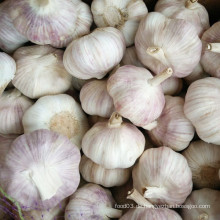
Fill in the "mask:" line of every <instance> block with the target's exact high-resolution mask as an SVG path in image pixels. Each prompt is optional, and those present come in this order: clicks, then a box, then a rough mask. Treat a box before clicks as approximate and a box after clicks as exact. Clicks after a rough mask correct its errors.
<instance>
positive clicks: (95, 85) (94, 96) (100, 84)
mask: <svg viewBox="0 0 220 220" xmlns="http://www.w3.org/2000/svg"><path fill="white" fill-rule="evenodd" d="M80 101H81V105H82V108H83V110H84V111H85V112H86V113H87V114H89V115H97V116H101V117H103V118H108V117H110V116H111V114H112V113H113V111H114V104H113V100H112V97H111V96H110V95H109V94H108V91H107V80H92V81H90V82H88V83H86V84H85V85H84V86H83V87H82V89H81V91H80Z"/></svg>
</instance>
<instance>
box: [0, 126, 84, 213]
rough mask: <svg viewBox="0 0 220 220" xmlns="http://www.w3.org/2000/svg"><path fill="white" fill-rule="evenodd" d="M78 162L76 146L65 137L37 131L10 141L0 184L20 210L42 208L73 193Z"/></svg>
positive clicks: (78, 177) (77, 175)
mask: <svg viewBox="0 0 220 220" xmlns="http://www.w3.org/2000/svg"><path fill="white" fill-rule="evenodd" d="M79 162H80V152H79V149H78V148H77V147H76V146H75V145H74V144H72V143H71V142H70V141H69V140H68V138H66V137H65V136H63V135H60V134H58V133H55V132H52V131H48V130H37V131H34V132H32V133H30V134H24V135H21V136H19V137H18V138H17V139H16V140H15V141H14V142H13V143H12V145H11V147H10V150H9V152H8V154H7V156H6V159H5V164H4V169H2V170H1V179H0V183H1V186H2V188H3V189H4V191H5V192H6V193H7V194H8V195H9V196H11V197H13V198H14V199H15V200H16V201H17V202H19V204H20V206H21V208H22V210H24V211H29V210H33V209H38V210H46V209H49V208H53V207H55V206H56V205H57V204H59V202H60V201H62V200H63V199H64V198H66V197H68V196H70V195H71V194H73V193H74V192H75V190H76V189H77V187H78V185H79V181H80V175H79Z"/></svg>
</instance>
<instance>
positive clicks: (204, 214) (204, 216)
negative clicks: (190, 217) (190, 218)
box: [198, 213, 209, 220]
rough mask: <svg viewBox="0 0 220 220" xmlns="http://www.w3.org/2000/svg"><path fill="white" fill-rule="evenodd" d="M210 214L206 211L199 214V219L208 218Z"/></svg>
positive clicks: (204, 219)
mask: <svg viewBox="0 0 220 220" xmlns="http://www.w3.org/2000/svg"><path fill="white" fill-rule="evenodd" d="M208 219H209V216H208V214H206V213H202V214H201V215H199V217H198V220H208Z"/></svg>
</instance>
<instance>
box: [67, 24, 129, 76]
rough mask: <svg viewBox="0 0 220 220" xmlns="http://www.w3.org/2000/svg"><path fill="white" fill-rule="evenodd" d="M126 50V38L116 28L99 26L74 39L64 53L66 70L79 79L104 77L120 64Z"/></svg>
mask: <svg viewBox="0 0 220 220" xmlns="http://www.w3.org/2000/svg"><path fill="white" fill-rule="evenodd" d="M124 52H125V40H124V37H123V35H122V33H121V32H120V31H119V30H117V29H116V28H112V27H106V28H97V29H95V30H94V31H93V32H92V33H91V34H89V35H86V36H84V37H81V38H79V39H76V40H74V41H73V42H72V43H71V44H69V46H68V47H67V49H66V50H65V53H64V59H63V62H64V66H65V68H66V70H67V71H68V72H69V73H70V74H72V75H73V76H75V77H77V78H79V79H91V78H97V79H101V78H103V77H104V76H105V75H106V74H107V73H108V72H109V71H110V70H111V69H112V68H113V67H114V66H116V65H117V64H119V62H120V61H121V59H122V57H123V55H124Z"/></svg>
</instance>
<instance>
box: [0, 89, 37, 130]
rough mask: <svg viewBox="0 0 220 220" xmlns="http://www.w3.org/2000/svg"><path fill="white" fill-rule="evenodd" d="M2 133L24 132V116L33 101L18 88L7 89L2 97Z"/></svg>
mask: <svg viewBox="0 0 220 220" xmlns="http://www.w3.org/2000/svg"><path fill="white" fill-rule="evenodd" d="M0 103H1V105H0V121H1V123H0V133H1V134H22V133H23V132H24V129H23V126H22V117H23V115H24V113H25V111H26V110H27V109H28V108H29V107H30V106H31V105H32V104H33V101H32V100H30V99H29V98H27V97H25V96H24V95H22V94H21V92H20V91H18V90H17V89H12V90H8V91H5V92H4V93H3V94H2V96H1V97H0Z"/></svg>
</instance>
